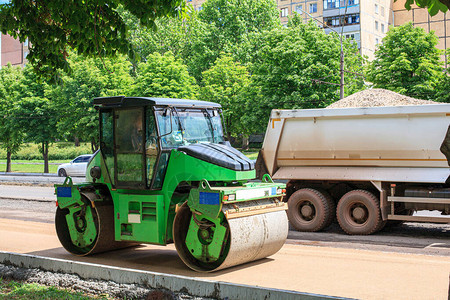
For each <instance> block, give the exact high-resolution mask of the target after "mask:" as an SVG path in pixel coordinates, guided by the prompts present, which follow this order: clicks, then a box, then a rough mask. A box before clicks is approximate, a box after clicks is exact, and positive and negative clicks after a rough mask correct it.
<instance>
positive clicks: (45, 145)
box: [42, 142, 48, 173]
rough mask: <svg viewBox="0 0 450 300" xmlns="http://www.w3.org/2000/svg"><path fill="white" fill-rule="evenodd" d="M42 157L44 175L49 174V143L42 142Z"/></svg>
mask: <svg viewBox="0 0 450 300" xmlns="http://www.w3.org/2000/svg"><path fill="white" fill-rule="evenodd" d="M42 157H43V158H44V173H48V142H42Z"/></svg>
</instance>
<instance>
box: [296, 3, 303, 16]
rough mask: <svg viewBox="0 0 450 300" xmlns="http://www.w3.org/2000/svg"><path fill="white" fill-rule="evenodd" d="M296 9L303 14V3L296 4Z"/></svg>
mask: <svg viewBox="0 0 450 300" xmlns="http://www.w3.org/2000/svg"><path fill="white" fill-rule="evenodd" d="M295 11H296V12H297V13H298V14H299V15H301V14H302V13H303V5H297V6H295Z"/></svg>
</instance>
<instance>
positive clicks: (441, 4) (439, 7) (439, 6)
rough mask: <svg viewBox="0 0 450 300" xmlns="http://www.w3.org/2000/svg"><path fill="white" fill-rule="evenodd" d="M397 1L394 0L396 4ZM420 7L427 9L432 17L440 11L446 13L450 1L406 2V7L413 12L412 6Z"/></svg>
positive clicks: (409, 0) (417, 0) (415, 0)
mask: <svg viewBox="0 0 450 300" xmlns="http://www.w3.org/2000/svg"><path fill="white" fill-rule="evenodd" d="M396 1H397V0H394V2H396ZM414 3H415V4H416V5H417V6H418V7H422V8H427V9H428V12H429V14H430V15H431V16H434V15H436V14H437V13H438V12H439V11H441V12H443V13H445V12H447V10H448V9H449V8H450V0H406V1H405V7H406V9H407V10H411V4H414Z"/></svg>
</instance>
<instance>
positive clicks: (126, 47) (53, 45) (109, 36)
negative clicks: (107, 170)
mask: <svg viewBox="0 0 450 300" xmlns="http://www.w3.org/2000/svg"><path fill="white" fill-rule="evenodd" d="M183 4H184V1H182V0H167V1H159V0H146V1H136V0H100V1H99V0H85V1H76V0H68V1H60V0H46V1H32V0H25V1H22V0H12V1H11V2H9V3H6V4H0V31H1V32H3V33H8V34H10V35H12V36H13V37H14V38H19V39H20V41H21V42H24V41H25V40H26V39H28V40H29V41H30V42H31V44H32V47H31V48H30V52H29V54H28V57H27V59H28V61H29V62H30V63H31V64H32V65H33V66H34V69H35V71H36V73H37V74H38V75H41V76H46V77H47V78H48V76H50V75H51V76H52V77H54V76H55V75H56V74H57V70H58V69H63V70H66V71H67V70H69V67H70V66H69V64H68V62H67V54H68V48H69V47H70V48H73V49H75V50H76V51H77V52H78V53H79V54H86V55H91V56H100V57H105V56H114V55H115V54H116V53H122V54H126V55H130V57H133V56H134V52H133V50H132V48H131V46H130V43H129V40H128V39H127V35H128V29H127V27H126V26H125V22H124V20H123V18H122V17H121V15H120V14H119V13H118V12H117V9H118V7H119V6H123V7H124V9H126V10H127V11H129V12H130V13H131V14H132V15H134V16H135V17H136V18H137V19H138V20H139V21H140V23H141V24H142V25H144V26H146V27H149V28H154V27H155V20H156V18H158V17H162V16H175V15H179V13H180V12H181V10H182V7H183Z"/></svg>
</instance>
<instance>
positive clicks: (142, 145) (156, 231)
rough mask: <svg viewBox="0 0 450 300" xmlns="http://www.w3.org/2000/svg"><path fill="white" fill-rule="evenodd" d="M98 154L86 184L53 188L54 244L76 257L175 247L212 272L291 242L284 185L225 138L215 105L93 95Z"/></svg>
mask: <svg viewBox="0 0 450 300" xmlns="http://www.w3.org/2000/svg"><path fill="white" fill-rule="evenodd" d="M94 105H95V106H96V107H97V108H98V110H99V114H100V130H99V131H100V149H99V151H97V152H96V153H95V155H94V156H93V158H92V159H91V161H90V162H89V163H88V167H87V174H86V182H85V183H82V184H73V183H72V181H71V179H70V178H67V179H66V181H65V182H64V184H62V185H56V186H55V193H56V195H57V199H58V202H57V203H58V208H57V212H56V217H55V224H56V231H57V234H58V238H59V239H60V241H61V244H62V245H63V246H64V248H65V249H66V250H67V251H69V252H71V253H73V254H75V255H90V254H94V253H98V252H104V251H108V250H113V249H117V248H122V247H129V246H133V245H136V244H140V243H150V244H158V245H166V244H169V243H172V242H174V243H175V246H176V249H177V252H178V253H179V255H180V258H181V259H182V260H183V262H184V263H185V264H186V265H187V266H189V267H190V268H192V269H194V270H196V271H205V272H210V271H215V270H218V269H223V268H226V267H230V266H234V265H237V264H242V263H245V262H249V261H253V260H256V259H260V258H264V257H267V256H270V255H272V254H274V253H276V252H277V251H278V250H279V249H280V248H281V247H282V245H283V244H284V242H285V240H286V238H287V232H288V222H287V216H286V212H285V210H286V209H287V206H286V204H285V203H283V202H282V198H283V197H284V196H285V192H286V190H285V188H286V186H285V185H284V184H280V183H274V182H273V181H272V179H271V178H270V177H269V176H268V175H267V176H264V178H263V180H262V181H260V182H253V181H251V182H250V180H252V179H254V178H255V177H256V174H255V170H254V162H253V161H252V160H249V159H248V158H247V157H246V156H244V155H243V154H242V153H240V152H239V151H237V150H236V149H234V148H232V147H231V146H230V144H229V143H228V142H226V141H225V140H224V137H223V136H224V134H223V127H222V120H221V107H220V105H218V104H216V103H211V102H203V101H193V100H184V99H161V98H127V97H122V96H121V97H109V98H97V99H95V100H94Z"/></svg>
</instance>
